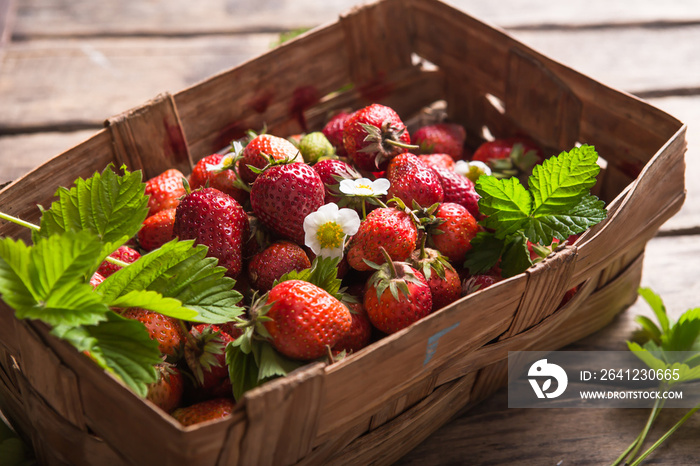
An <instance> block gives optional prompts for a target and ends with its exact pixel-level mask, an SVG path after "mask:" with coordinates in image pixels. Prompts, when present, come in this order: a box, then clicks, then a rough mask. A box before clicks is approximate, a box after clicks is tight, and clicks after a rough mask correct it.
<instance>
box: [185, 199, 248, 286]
mask: <svg viewBox="0 0 700 466" xmlns="http://www.w3.org/2000/svg"><path fill="white" fill-rule="evenodd" d="M249 228H250V227H249V225H248V216H247V215H246V213H245V211H244V210H243V207H241V205H240V204H239V203H238V202H236V200H235V199H233V198H232V197H231V196H229V195H227V194H224V193H222V192H221V191H219V190H218V189H214V188H205V189H202V190H198V191H193V192H192V193H190V194H188V195H187V196H185V197H184V198H183V199H182V201H181V202H180V205H179V206H178V207H177V212H176V213H175V226H174V228H173V233H174V234H175V236H177V237H178V238H180V239H181V240H186V239H193V240H195V242H196V243H198V244H204V245H206V246H208V247H209V251H208V252H207V255H208V256H210V257H215V258H217V259H219V265H221V266H223V267H225V268H226V269H227V272H226V273H227V275H229V276H230V277H233V278H236V277H237V276H238V274H239V273H240V272H241V270H242V268H243V243H244V242H245V241H247V239H248V234H249V231H250V230H249Z"/></svg>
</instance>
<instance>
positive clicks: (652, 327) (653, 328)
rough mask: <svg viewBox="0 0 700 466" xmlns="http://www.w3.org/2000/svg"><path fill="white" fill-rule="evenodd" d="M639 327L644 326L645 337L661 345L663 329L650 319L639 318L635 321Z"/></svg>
mask: <svg viewBox="0 0 700 466" xmlns="http://www.w3.org/2000/svg"><path fill="white" fill-rule="evenodd" d="M634 321H635V322H637V323H638V324H639V325H641V326H642V329H643V330H644V334H645V336H646V337H647V338H648V339H649V340H651V341H653V342H654V343H656V344H659V345H660V344H661V329H659V327H658V326H657V325H656V324H655V323H654V322H653V321H652V320H651V319H650V318H648V317H646V316H637V317H635V319H634Z"/></svg>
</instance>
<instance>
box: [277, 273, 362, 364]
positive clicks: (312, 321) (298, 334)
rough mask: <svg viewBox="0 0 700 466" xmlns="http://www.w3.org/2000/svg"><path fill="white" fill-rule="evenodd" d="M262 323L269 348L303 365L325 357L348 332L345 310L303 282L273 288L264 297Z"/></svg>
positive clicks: (289, 282) (349, 319)
mask: <svg viewBox="0 0 700 466" xmlns="http://www.w3.org/2000/svg"><path fill="white" fill-rule="evenodd" d="M266 304H267V305H269V309H268V311H267V313H266V317H267V318H269V319H270V320H266V321H265V322H264V325H265V329H266V330H267V332H268V333H269V335H270V341H271V343H272V345H273V346H274V347H275V349H277V351H279V352H280V353H282V354H283V355H285V356H287V357H289V358H292V359H298V360H303V361H308V360H313V359H318V358H320V357H321V356H323V355H325V354H326V353H327V351H328V348H332V347H333V346H334V345H335V344H336V343H337V342H338V340H339V339H340V338H341V337H342V336H343V335H345V334H346V333H347V332H348V331H349V330H350V326H351V322H352V316H351V314H350V311H349V310H348V308H347V307H346V306H345V305H344V304H343V303H341V302H340V301H338V300H337V299H336V298H335V297H333V296H332V295H331V294H330V293H328V292H327V291H325V290H324V289H322V288H319V287H318V286H316V285H313V284H311V283H309V282H306V281H302V280H287V281H284V282H281V283H278V284H277V285H275V286H274V287H273V288H272V289H271V290H270V292H269V293H268V297H267V303H266Z"/></svg>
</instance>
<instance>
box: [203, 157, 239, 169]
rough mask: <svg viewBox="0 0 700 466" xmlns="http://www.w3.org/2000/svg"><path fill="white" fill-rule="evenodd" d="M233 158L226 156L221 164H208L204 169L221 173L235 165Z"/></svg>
mask: <svg viewBox="0 0 700 466" xmlns="http://www.w3.org/2000/svg"><path fill="white" fill-rule="evenodd" d="M233 158H234V156H233V154H228V155H225V156H224V157H222V158H221V161H219V163H207V164H206V165H205V166H204V168H206V169H207V171H208V172H214V173H220V172H222V171H224V170H226V169H227V168H229V167H230V166H231V165H233Z"/></svg>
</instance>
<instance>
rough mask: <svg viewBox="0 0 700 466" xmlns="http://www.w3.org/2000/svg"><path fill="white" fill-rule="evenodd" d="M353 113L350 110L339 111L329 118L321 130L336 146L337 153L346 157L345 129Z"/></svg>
mask: <svg viewBox="0 0 700 466" xmlns="http://www.w3.org/2000/svg"><path fill="white" fill-rule="evenodd" d="M351 115H352V113H348V112H340V113H337V114H336V115H334V116H333V117H332V118H331V119H330V120H328V122H327V123H326V126H324V127H323V129H322V130H321V132H322V133H323V134H325V135H326V138H328V141H330V143H331V144H333V147H335V153H336V154H338V156H340V157H345V156H346V155H347V152H346V151H345V146H344V145H343V129H344V128H345V122H346V121H347V120H348V118H350V116H351Z"/></svg>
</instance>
